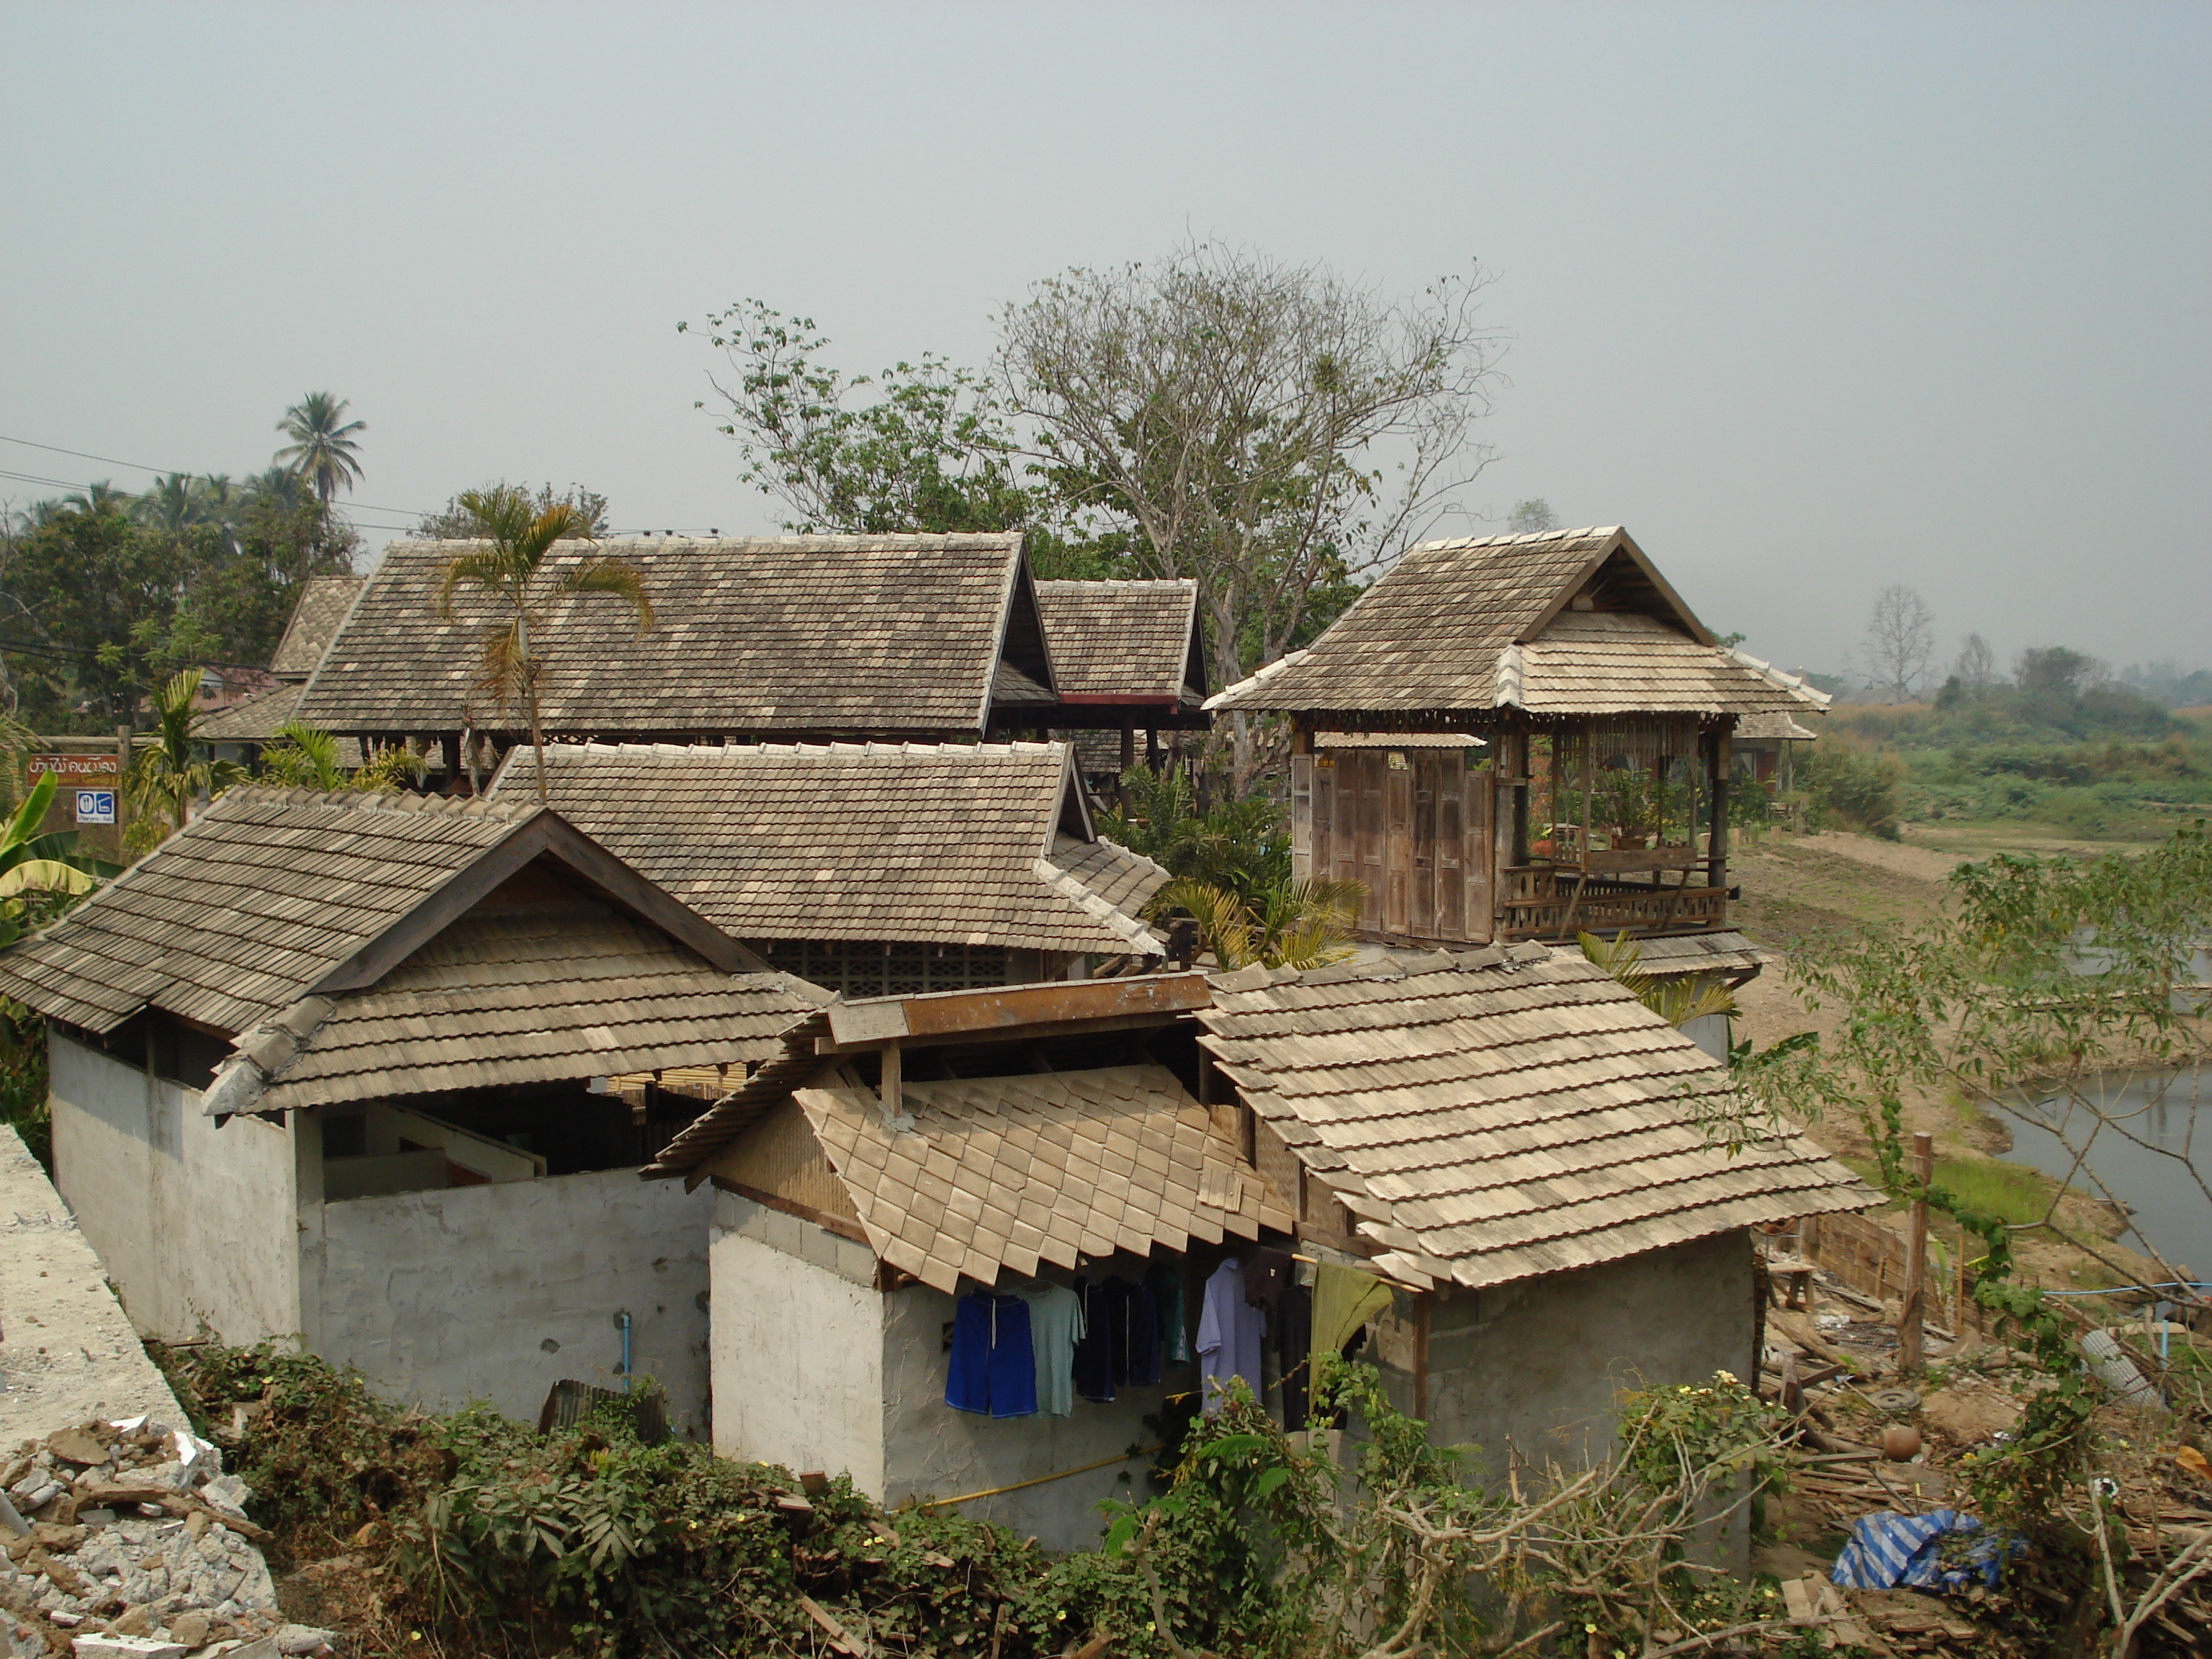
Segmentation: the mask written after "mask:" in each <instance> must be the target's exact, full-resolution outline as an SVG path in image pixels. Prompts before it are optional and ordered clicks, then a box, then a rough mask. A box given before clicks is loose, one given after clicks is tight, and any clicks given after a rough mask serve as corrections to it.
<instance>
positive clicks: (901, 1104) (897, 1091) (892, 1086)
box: [876, 1042, 906, 1118]
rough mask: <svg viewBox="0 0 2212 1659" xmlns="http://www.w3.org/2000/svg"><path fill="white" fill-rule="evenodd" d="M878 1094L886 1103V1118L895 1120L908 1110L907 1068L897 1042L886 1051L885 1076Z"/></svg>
mask: <svg viewBox="0 0 2212 1659" xmlns="http://www.w3.org/2000/svg"><path fill="white" fill-rule="evenodd" d="M876 1094H877V1097H878V1098H879V1099H880V1100H882V1102H883V1103H884V1116H885V1117H892V1118H895V1117H896V1116H898V1115H899V1114H900V1113H902V1112H903V1111H904V1110H905V1109H906V1067H905V1065H904V1063H903V1061H902V1057H901V1054H900V1052H899V1046H898V1044H897V1043H896V1042H894V1043H890V1044H889V1045H888V1046H886V1047H885V1048H884V1057H883V1075H882V1078H881V1079H880V1081H878V1084H877V1085H876Z"/></svg>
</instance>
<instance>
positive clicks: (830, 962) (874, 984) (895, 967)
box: [754, 939, 1009, 997]
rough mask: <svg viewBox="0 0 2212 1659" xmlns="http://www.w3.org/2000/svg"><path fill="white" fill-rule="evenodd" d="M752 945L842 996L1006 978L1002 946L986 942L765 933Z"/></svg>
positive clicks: (955, 987) (958, 987)
mask: <svg viewBox="0 0 2212 1659" xmlns="http://www.w3.org/2000/svg"><path fill="white" fill-rule="evenodd" d="M754 948H755V949H756V950H757V951H759V952H760V953H761V955H763V957H767V959H768V965H769V967H771V968H775V969H781V970H782V971H783V972H785V973H787V974H796V975H799V978H801V979H805V980H811V981H813V982H814V983H815V984H817V985H819V986H821V987H823V988H824V989H825V990H831V991H842V992H843V993H844V994H846V995H847V996H848V997H881V996H894V997H910V996H919V995H921V994H922V993H924V992H926V991H965V990H969V989H971V988H972V987H976V986H981V985H1004V984H1006V983H1008V981H1009V963H1008V962H1007V960H1006V957H1007V952H1006V951H1004V950H1001V949H999V948H996V947H994V946H989V945H917V944H914V943H911V942H908V941H883V942H878V941H875V940H854V939H769V940H766V941H764V942H762V943H759V944H757V945H755V946H754Z"/></svg>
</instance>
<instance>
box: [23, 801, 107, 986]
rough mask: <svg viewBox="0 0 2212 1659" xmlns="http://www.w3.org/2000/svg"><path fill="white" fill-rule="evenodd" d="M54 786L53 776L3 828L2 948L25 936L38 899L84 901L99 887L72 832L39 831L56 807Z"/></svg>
mask: <svg viewBox="0 0 2212 1659" xmlns="http://www.w3.org/2000/svg"><path fill="white" fill-rule="evenodd" d="M54 788H55V784H54V779H53V774H52V773H51V772H49V773H47V774H46V775H44V776H42V777H41V778H40V780H39V781H38V782H37V784H36V785H34V786H33V787H32V790H31V793H29V794H28V795H27V796H25V797H24V799H23V804H22V805H21V806H19V807H17V808H16V809H15V813H14V815H13V816H12V817H9V820H8V824H7V828H6V829H4V830H0V945H9V944H13V943H14V942H15V940H16V939H20V938H21V937H22V935H23V933H24V932H25V930H26V928H27V927H28V926H29V925H31V924H30V920H29V919H30V917H31V915H32V914H33V908H35V907H37V905H38V901H39V897H40V895H49V896H59V897H61V898H63V899H70V898H81V897H82V896H84V895H85V894H87V893H89V892H90V891H91V890H93V889H94V887H95V886H97V885H98V884H99V872H98V870H97V869H96V868H95V867H94V866H93V864H92V862H91V861H90V860H87V859H82V858H80V857H78V856H77V854H76V851H75V843H76V836H74V835H73V834H70V833H69V832H67V831H64V832H61V833H59V834H56V835H51V836H42V835H40V833H39V825H40V823H43V822H44V821H45V819H46V809H47V808H48V807H50V806H52V805H53V801H54Z"/></svg>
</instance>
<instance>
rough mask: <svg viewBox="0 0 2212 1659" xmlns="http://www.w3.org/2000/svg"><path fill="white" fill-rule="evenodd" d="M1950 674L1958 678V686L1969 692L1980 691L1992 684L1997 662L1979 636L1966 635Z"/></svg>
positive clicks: (1984, 641)
mask: <svg viewBox="0 0 2212 1659" xmlns="http://www.w3.org/2000/svg"><path fill="white" fill-rule="evenodd" d="M1951 671H1952V672H1953V673H1954V674H1956V675H1957V676H1958V677H1959V684H1961V685H1963V686H1966V687H1967V688H1968V689H1969V690H1975V691H1980V690H1984V689H1986V688H1987V687H1989V686H1990V685H1992V684H1995V683H1996V678H1997V662H1996V654H1995V653H1993V652H1991V651H1990V642H1989V641H1987V640H1985V639H1984V638H1983V637H1982V636H1981V635H1979V634H1969V635H1966V641H1965V642H1964V643H1963V644H1961V645H1960V647H1959V659H1958V660H1957V661H1956V662H1954V663H1953V664H1952V665H1951Z"/></svg>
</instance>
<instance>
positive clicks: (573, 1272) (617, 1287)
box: [302, 1170, 713, 1435]
mask: <svg viewBox="0 0 2212 1659" xmlns="http://www.w3.org/2000/svg"><path fill="white" fill-rule="evenodd" d="M712 1207H713V1198H712V1194H710V1193H708V1191H705V1190H702V1191H699V1192H696V1193H686V1192H685V1191H684V1187H683V1183H682V1182H675V1181H641V1180H639V1179H638V1177H637V1172H636V1171H635V1170H595V1171H592V1172H591V1173H588V1174H585V1175H571V1176H552V1177H550V1178H549V1179H546V1180H544V1181H513V1182H500V1183H498V1184H496V1185H492V1186H485V1187H457V1188H449V1189H447V1190H445V1191H440V1192H420V1193H402V1194H395V1195H392V1196H389V1197H379V1198H356V1199H349V1200H344V1201H343V1202H340V1203H332V1204H324V1205H321V1206H319V1225H318V1226H316V1227H313V1228H310V1229H308V1230H307V1231H306V1232H305V1234H304V1236H303V1238H302V1247H303V1249H302V1255H303V1260H305V1261H307V1263H308V1264H309V1273H310V1275H311V1277H310V1279H309V1283H308V1285H307V1293H308V1295H309V1297H310V1298H311V1300H312V1301H313V1304H314V1305H313V1310H312V1312H311V1315H310V1318H309V1326H310V1330H309V1337H308V1340H309V1341H310V1342H311V1344H312V1345H313V1347H314V1350H315V1352H318V1353H320V1354H321V1355H323V1356H324V1357H325V1358H328V1359H331V1360H332V1361H335V1362H337V1363H338V1364H348V1365H353V1366H356V1367H358V1368H359V1369H360V1370H361V1372H362V1376H365V1377H367V1378H368V1383H369V1386H370V1387H371V1388H373V1389H375V1390H376V1392H377V1393H379V1394H380V1395H384V1396H386V1398H388V1399H394V1400H401V1401H409V1402H411V1403H415V1404H418V1405H422V1406H425V1407H430V1408H432V1409H435V1410H452V1409H453V1408H455V1407H459V1406H463V1405H466V1404H467V1403H468V1402H469V1401H472V1400H483V1401H489V1402H490V1403H491V1404H492V1405H494V1406H495V1407H498V1409H499V1410H500V1411H501V1412H503V1413H506V1414H507V1415H508V1416H510V1417H515V1418H520V1419H524V1420H526V1421H530V1422H535V1421H536V1420H537V1419H538V1410H539V1408H540V1407H543V1406H544V1403H545V1395H546V1392H547V1390H549V1389H550V1388H551V1387H552V1386H553V1384H554V1383H557V1382H559V1381H561V1380H562V1378H564V1377H573V1378H575V1379H577V1380H578V1381H580V1382H585V1383H592V1384H595V1385H596V1386H598V1387H600V1388H620V1387H621V1386H622V1376H621V1367H622V1332H621V1330H620V1329H619V1328H618V1327H617V1322H616V1319H615V1316H616V1315H617V1314H618V1313H622V1312H625V1311H626V1312H628V1313H629V1315H630V1316H631V1333H630V1345H631V1346H630V1366H631V1370H632V1373H633V1374H634V1375H635V1376H651V1377H652V1378H653V1380H654V1381H655V1382H657V1383H659V1384H660V1385H661V1387H662V1388H663V1389H665V1390H666V1391H667V1395H668V1417H669V1425H670V1426H671V1428H672V1429H674V1430H675V1431H677V1432H678V1433H681V1434H693V1435H703V1434H704V1433H705V1432H706V1430H707V1423H708V1416H707V1411H708V1396H707V1289H708V1280H707V1226H708V1217H709V1215H710V1214H711V1212H712Z"/></svg>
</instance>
